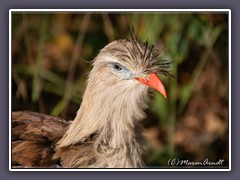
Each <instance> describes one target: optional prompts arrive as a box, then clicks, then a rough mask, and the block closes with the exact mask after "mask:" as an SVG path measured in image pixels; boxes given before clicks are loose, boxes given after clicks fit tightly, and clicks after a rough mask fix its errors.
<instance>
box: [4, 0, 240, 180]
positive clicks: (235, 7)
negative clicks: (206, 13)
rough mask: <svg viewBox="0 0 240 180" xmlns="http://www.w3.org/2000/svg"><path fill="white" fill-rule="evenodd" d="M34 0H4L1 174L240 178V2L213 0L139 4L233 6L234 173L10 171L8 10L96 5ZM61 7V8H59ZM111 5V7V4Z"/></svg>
mask: <svg viewBox="0 0 240 180" xmlns="http://www.w3.org/2000/svg"><path fill="white" fill-rule="evenodd" d="M31 3H32V2H30V1H22V2H21V3H20V2H17V1H8V2H4V3H3V2H1V6H0V7H1V14H0V18H1V19H0V22H1V26H0V30H1V32H0V39H1V42H0V50H1V53H0V56H1V59H2V60H1V63H2V64H1V66H0V68H1V71H0V73H1V74H0V77H1V79H0V80H1V88H0V91H1V101H0V102H1V108H0V110H1V113H0V114H1V115H2V122H3V123H2V125H1V126H0V127H1V133H2V134H1V142H2V143H3V144H2V145H1V147H5V148H3V150H2V151H1V152H2V153H1V160H2V161H1V164H0V167H1V168H0V169H1V175H2V177H3V178H5V179H14V178H18V179H28V178H29V179H30V178H35V179H40V178H41V179H42V178H44V177H45V178H46V177H47V178H57V179H61V178H62V179H63V178H64V179H65V178H69V176H70V177H73V178H74V177H76V178H90V177H91V178H93V177H98V178H99V179H101V178H106V177H109V178H111V179H112V178H116V179H120V178H121V179H122V178H124V177H129V178H137V179H141V178H142V179H143V178H144V179H145V178H149V177H151V178H154V177H155V178H175V179H176V178H180V179H181V178H184V179H186V178H194V179H202V178H211V179H214V178H216V179H226V178H231V179H237V176H239V175H238V166H237V162H238V161H239V155H238V154H237V152H239V141H238V140H237V137H239V131H237V128H238V127H239V120H238V118H237V117H239V111H237V108H238V107H239V96H238V93H237V92H239V81H237V78H238V77H239V71H238V67H239V63H238V60H237V59H239V51H238V39H239V34H238V33H239V30H240V29H239V23H237V17H238V16H239V14H238V13H239V11H238V7H239V5H238V4H237V1H231V2H229V1H211V2H208V3H207V2H205V1H201V2H196V3H193V2H192V1H181V2H174V1H167V2H165V3H156V2H155V3H154V1H148V2H147V4H146V3H145V4H144V3H139V7H141V6H142V8H153V7H158V8H172V6H173V4H174V7H178V8H230V9H231V10H232V97H234V98H233V99H232V109H231V112H232V133H231V134H232V171H231V172H221V173H217V172H215V173H200V172H199V173H188V172H181V173H177V172H175V173H174V172H165V173H162V172H159V173H156V172H155V173H154V172H148V173H133V172H132V173H121V172H119V173H113V172H111V173H107V172H105V173H103V172H102V173H82V172H81V173H71V174H70V173H58V174H61V175H58V174H56V173H40V172H39V173H37V174H38V175H37V176H36V173H34V172H30V173H29V172H26V173H16V172H9V171H8V91H9V90H8V61H7V60H8V46H7V44H8V9H10V8H33V7H35V8H39V7H41V8H72V7H74V8H76V5H78V6H80V5H81V8H89V7H90V4H92V2H91V1H88V2H87V4H84V3H82V4H80V3H78V2H74V1H72V2H70V1H68V2H65V3H59V2H58V3H57V4H56V2H54V1H52V2H50V4H49V2H48V4H47V3H46V4H44V5H43V3H44V1H41V2H35V3H32V4H31ZM121 3H123V1H121ZM94 4H95V5H98V6H97V7H96V8H101V7H104V8H106V7H109V6H111V8H112V7H116V8H126V7H127V8H133V7H135V3H134V2H132V3H131V2H127V4H125V5H123V4H121V5H120V2H115V3H113V4H111V3H109V2H107V1H105V3H103V2H101V3H100V4H97V3H96V2H95V3H94ZM56 6H57V7H56ZM109 8H110V7H109Z"/></svg>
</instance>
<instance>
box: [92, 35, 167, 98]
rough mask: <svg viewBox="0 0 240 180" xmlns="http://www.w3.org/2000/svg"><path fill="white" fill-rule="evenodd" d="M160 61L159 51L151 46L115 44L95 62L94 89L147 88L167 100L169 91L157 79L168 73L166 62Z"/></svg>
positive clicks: (109, 45)
mask: <svg viewBox="0 0 240 180" xmlns="http://www.w3.org/2000/svg"><path fill="white" fill-rule="evenodd" d="M158 57H159V51H158V50H157V49H155V48H154V46H148V44H147V43H142V42H140V41H138V40H136V39H133V40H126V39H121V40H116V41H113V42H111V43H109V44H108V45H107V46H105V47H104V48H103V49H102V50H101V51H100V53H99V54H98V56H97V57H96V58H95V60H94V63H93V65H94V68H93V71H92V72H93V73H94V75H93V74H92V75H93V77H95V78H94V80H93V82H94V85H101V86H104V85H106V87H109V86H110V85H119V88H121V87H123V86H124V87H126V86H132V87H133V86H139V85H140V86H143V85H145V87H150V88H153V89H155V90H157V91H158V92H160V93H161V94H162V95H163V96H164V97H165V98H167V93H166V90H165V87H164V85H163V83H162V81H161V79H160V78H159V77H158V75H157V74H158V73H161V72H163V73H164V74H166V73H167V71H166V70H164V67H163V65H166V62H165V61H164V62H162V61H161V60H159V59H158ZM103 72H104V73H103ZM129 89H131V88H129ZM116 90H118V89H116Z"/></svg>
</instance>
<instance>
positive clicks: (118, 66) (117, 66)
mask: <svg viewBox="0 0 240 180" xmlns="http://www.w3.org/2000/svg"><path fill="white" fill-rule="evenodd" d="M113 67H114V69H116V70H117V71H121V70H122V69H123V68H122V66H121V65H120V64H118V63H114V64H113Z"/></svg>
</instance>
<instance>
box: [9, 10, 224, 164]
mask: <svg viewBox="0 0 240 180" xmlns="http://www.w3.org/2000/svg"><path fill="white" fill-rule="evenodd" d="M128 26H133V27H134V29H135V33H136V35H137V37H139V39H141V40H144V41H145V40H148V42H149V43H152V44H155V46H157V47H159V49H160V50H161V51H162V52H161V57H160V59H164V60H170V61H171V62H172V63H171V67H170V73H171V74H172V75H173V76H174V78H171V77H165V76H161V78H162V79H163V81H164V84H166V87H167V89H168V94H169V95H168V96H169V97H168V99H167V101H166V100H165V99H163V98H162V96H161V95H160V94H158V93H155V94H154V96H153V101H152V104H151V106H150V108H149V110H148V119H147V120H146V121H145V122H144V126H145V129H146V131H145V132H146V137H147V138H148V140H149V145H148V148H147V149H146V153H145V159H146V162H147V165H149V166H167V165H168V164H167V163H168V160H169V158H180V159H188V160H189V161H203V160H205V159H209V161H216V162H217V161H218V160H219V159H224V163H223V166H228V153H229V152H228V112H229V109H228V83H229V79H228V71H229V67H228V63H229V60H228V53H229V52H228V51H229V49H228V14H226V13H212V14H211V13H204V12H201V13H190V12H184V13H177V12H175V13H173V12H172V13H170V12H168V13H167V12H164V13H163V12H151V13H146V12H144V13H139V12H134V13H130V12H129V13H111V14H108V13H85V14H84V13H60V12H59V13H57V12H55V13H49V14H46V13H14V14H13V16H12V110H13V111H16V110H32V111H38V112H43V113H48V114H52V115H55V116H61V117H63V118H65V119H73V118H74V116H75V112H76V111H77V109H78V108H79V104H80V102H81V98H82V93H83V92H84V88H85V81H86V78H87V75H88V72H89V71H90V70H91V60H93V58H94V57H95V56H96V55H97V53H98V51H99V50H100V49H101V48H103V47H104V46H105V45H106V44H107V43H109V42H111V41H112V40H115V39H120V38H130V33H129V30H128Z"/></svg>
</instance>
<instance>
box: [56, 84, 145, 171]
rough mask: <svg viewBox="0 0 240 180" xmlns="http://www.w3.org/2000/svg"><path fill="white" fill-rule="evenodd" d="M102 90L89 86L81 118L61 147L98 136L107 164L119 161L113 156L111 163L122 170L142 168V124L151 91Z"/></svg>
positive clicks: (141, 88)
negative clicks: (125, 168) (108, 158)
mask: <svg viewBox="0 0 240 180" xmlns="http://www.w3.org/2000/svg"><path fill="white" fill-rule="evenodd" d="M102 86H103V85H97V88H96V84H91V83H88V86H87V88H86V91H85V94H84V97H83V101H82V104H81V107H80V109H79V110H78V112H77V116H76V117H75V119H74V121H73V122H72V124H71V126H70V128H69V129H68V131H67V132H66V134H65V135H64V137H63V138H62V140H60V142H59V147H65V146H69V145H74V144H78V143H84V142H86V141H88V140H89V137H90V136H92V135H94V147H95V151H96V152H97V153H99V154H101V156H104V155H105V157H106V158H105V161H107V157H109V155H110V154H112V156H114V157H115V161H113V159H112V156H111V161H110V160H109V162H111V163H117V162H118V166H119V167H139V166H142V165H143V162H142V159H141V149H142V145H141V142H142V131H141V125H140V122H139V121H141V120H142V119H143V118H144V117H145V113H144V109H146V108H147V107H148V106H147V101H148V98H147V97H148V96H147V89H146V88H145V87H144V86H142V85H139V86H138V88H136V87H135V86H131V87H125V88H122V87H120V86H119V87H116V85H114V86H108V88H106V87H102ZM134 87H135V88H134ZM116 89H117V91H116ZM133 92H134V93H133ZM133 157H134V158H133ZM102 159H104V158H102ZM103 163H105V162H103ZM100 164H101V163H100ZM109 166H111V167H116V166H117V165H116V164H115V165H113V164H112V165H109Z"/></svg>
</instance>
